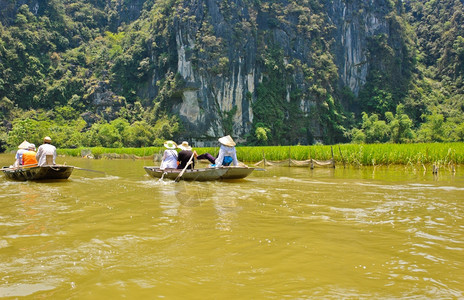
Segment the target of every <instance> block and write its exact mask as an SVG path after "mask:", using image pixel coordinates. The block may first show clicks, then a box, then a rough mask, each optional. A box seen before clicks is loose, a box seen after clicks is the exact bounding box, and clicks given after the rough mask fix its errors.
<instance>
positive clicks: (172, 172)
mask: <svg viewBox="0 0 464 300" xmlns="http://www.w3.org/2000/svg"><path fill="white" fill-rule="evenodd" d="M144 169H145V172H147V173H148V175H150V176H151V177H154V178H163V179H164V178H167V179H173V180H174V179H176V178H177V176H179V174H180V172H182V170H181V169H164V170H161V169H160V168H159V167H144ZM226 172H227V170H223V169H220V168H202V169H193V170H191V169H187V170H185V172H184V174H183V175H182V177H181V179H182V180H188V181H210V180H218V179H220V178H221V176H222V175H224V174H225V173H226Z"/></svg>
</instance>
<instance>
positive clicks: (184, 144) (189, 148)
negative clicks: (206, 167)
mask: <svg viewBox="0 0 464 300" xmlns="http://www.w3.org/2000/svg"><path fill="white" fill-rule="evenodd" d="M177 147H178V148H180V149H182V150H187V151H190V150H192V147H190V146H189V143H188V142H186V141H183V142H182V144H180V145H179V146H177Z"/></svg>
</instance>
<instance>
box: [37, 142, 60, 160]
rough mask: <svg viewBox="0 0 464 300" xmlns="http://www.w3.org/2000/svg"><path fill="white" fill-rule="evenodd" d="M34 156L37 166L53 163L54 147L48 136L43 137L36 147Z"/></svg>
mask: <svg viewBox="0 0 464 300" xmlns="http://www.w3.org/2000/svg"><path fill="white" fill-rule="evenodd" d="M36 158H37V162H38V164H39V166H43V165H54V164H55V159H56V147H55V146H53V145H52V139H51V138H50V137H48V136H46V137H44V139H43V144H42V145H40V146H39V149H37V155H36Z"/></svg>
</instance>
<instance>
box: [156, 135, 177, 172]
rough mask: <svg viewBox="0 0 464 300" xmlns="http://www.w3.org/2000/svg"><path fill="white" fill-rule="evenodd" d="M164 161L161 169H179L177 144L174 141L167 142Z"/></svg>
mask: <svg viewBox="0 0 464 300" xmlns="http://www.w3.org/2000/svg"><path fill="white" fill-rule="evenodd" d="M164 147H166V150H164V153H163V159H162V161H161V166H160V169H161V170H164V169H176V168H177V151H176V148H177V144H176V143H175V142H173V141H166V142H165V143H164Z"/></svg>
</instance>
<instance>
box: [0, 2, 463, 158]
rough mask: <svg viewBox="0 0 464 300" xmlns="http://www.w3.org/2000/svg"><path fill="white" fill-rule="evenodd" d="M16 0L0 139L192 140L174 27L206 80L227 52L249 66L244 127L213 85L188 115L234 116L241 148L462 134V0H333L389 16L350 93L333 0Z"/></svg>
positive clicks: (0, 53) (226, 67) (8, 33)
mask: <svg viewBox="0 0 464 300" xmlns="http://www.w3.org/2000/svg"><path fill="white" fill-rule="evenodd" d="M21 3H26V4H23V5H20V4H19V1H6V0H0V6H1V8H2V12H1V13H0V120H1V121H2V122H1V123H0V129H1V133H0V150H5V149H7V148H14V147H15V146H17V144H18V143H19V142H21V141H22V140H24V139H27V140H29V141H31V142H35V143H40V140H41V138H42V136H44V135H53V140H54V142H55V144H56V145H57V146H58V147H94V146H104V147H121V146H126V147H141V146H152V145H161V143H162V141H164V140H165V139H180V138H184V137H201V136H202V134H204V132H196V133H195V132H192V131H191V130H190V129H189V128H190V127H189V126H188V124H187V123H186V122H188V120H186V119H185V117H183V116H181V115H180V114H179V110H180V106H181V104H182V103H183V98H182V97H183V93H184V92H186V91H198V90H199V88H198V87H197V86H196V85H199V84H200V83H199V82H195V83H192V82H187V81H186V80H185V79H184V78H182V76H181V75H180V74H179V73H178V67H179V65H180V63H179V59H180V54H179V51H180V50H179V49H178V47H179V41H178V40H179V39H182V38H185V36H188V41H187V42H188V45H187V46H185V47H184V48H183V49H182V51H183V55H184V56H183V57H184V58H185V59H188V63H189V64H191V70H192V72H196V73H195V74H201V75H202V76H203V78H207V79H208V80H211V81H209V84H211V83H214V82H219V81H218V80H216V81H215V79H223V78H229V82H235V81H234V80H235V79H234V78H235V76H236V75H237V69H238V68H239V67H238V61H239V60H246V61H247V63H246V64H248V65H249V64H254V65H253V66H252V69H253V70H257V72H259V78H255V79H256V86H255V89H254V90H248V91H246V90H245V91H243V95H242V96H243V98H244V99H245V100H244V101H246V102H247V103H249V105H250V107H251V110H252V115H253V116H252V122H250V124H245V125H241V124H235V123H234V118H236V117H237V114H238V113H242V114H245V113H246V114H248V112H247V108H246V107H245V106H243V107H237V106H234V105H232V109H230V108H228V109H225V110H224V111H220V110H221V108H220V105H219V104H218V103H217V98H218V95H216V94H213V93H212V91H213V90H211V89H210V90H205V91H206V92H205V93H210V94H208V95H206V96H204V97H205V98H202V99H198V106H199V111H200V113H203V115H200V118H199V119H201V120H202V121H204V120H208V122H210V123H211V124H217V126H220V127H221V130H220V131H219V132H223V133H224V134H229V133H230V134H233V133H234V130H236V128H237V127H246V128H247V130H246V134H243V135H242V136H236V137H239V138H241V139H242V140H246V143H248V144H250V145H291V144H298V143H299V144H312V143H315V142H322V143H326V144H332V143H338V142H355V143H384V142H394V143H410V142H435V141H438V142H453V141H463V140H464V96H463V95H464V88H463V84H464V83H463V82H464V78H463V77H464V15H463V7H464V5H463V3H462V1H452V0H444V1H425V0H422V1H418V0H417V1H407V2H403V1H400V0H391V1H382V0H377V1H375V3H374V4H373V5H369V4H367V3H365V2H364V1H340V3H339V4H340V5H345V6H349V7H350V8H353V9H354V13H353V14H354V15H355V16H354V17H353V18H355V17H356V15H363V14H382V15H384V20H383V21H384V22H385V24H387V25H388V26H387V28H388V32H382V33H378V34H374V35H372V36H369V37H367V45H366V48H365V49H364V51H365V52H366V61H365V62H362V64H367V65H368V66H369V68H368V73H367V76H366V78H365V80H366V81H365V83H364V84H363V85H362V86H361V87H360V90H359V93H354V92H353V91H351V90H350V88H349V87H348V86H344V85H343V84H342V80H341V79H340V78H341V77H342V75H341V74H342V73H343V72H344V70H342V69H340V61H343V60H344V58H342V57H338V56H337V55H338V53H337V51H338V50H336V49H338V48H337V47H338V46H337V45H339V44H340V41H339V40H337V39H338V38H339V36H338V35H337V34H338V33H337V32H338V31H337V30H339V29H340V28H337V26H336V25H335V24H345V23H343V22H345V21H344V20H342V21H340V20H333V19H331V18H333V16H331V17H329V8H333V7H332V6H333V5H335V4H336V3H335V2H334V1H319V2H317V1H296V0H291V1H267V0H260V1H243V2H242V3H238V2H237V3H236V2H230V1H225V0H217V1H213V2H211V3H203V2H200V3H196V2H190V1H185V0H162V1H143V0H138V1H134V2H133V3H126V2H121V3H116V2H108V3H103V2H98V1H82V0H75V1H70V0H66V1H47V2H37V1H33V0H28V1H22V2H21ZM36 4H37V5H36ZM36 8H37V9H36ZM383 21H382V22H383ZM337 22H338V23H337ZM362 25H366V24H362ZM341 26H342V25H341ZM343 26H344V25H343ZM366 26H367V25H366ZM187 29H190V30H191V31H189V32H188V34H185V36H183V35H182V34H183V33H182V32H181V30H187ZM191 32H194V33H195V34H194V35H190V36H189V34H190V33H191ZM184 58H183V59H184ZM248 71H249V70H248ZM234 72H235V73H234ZM243 72H245V70H244V71H243ZM192 76H193V75H192ZM256 76H258V74H256ZM211 78H212V79H211ZM237 78H238V76H237ZM237 80H238V79H237ZM234 84H237V83H234ZM230 88H232V86H231V87H230ZM208 97H209V98H208ZM234 97H237V96H234ZM215 110H218V111H219V112H218V113H217V114H216V115H214V114H212V113H211V112H214V111H215ZM215 116H216V117H215ZM214 118H217V119H214ZM250 120H251V117H250ZM195 134H196V135H195Z"/></svg>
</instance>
